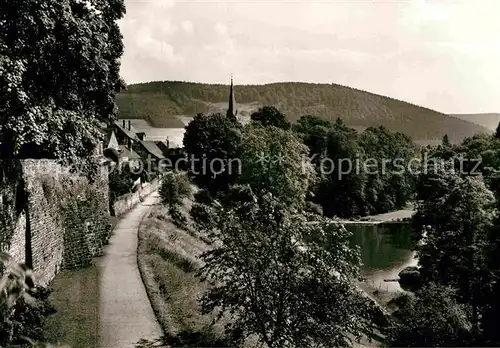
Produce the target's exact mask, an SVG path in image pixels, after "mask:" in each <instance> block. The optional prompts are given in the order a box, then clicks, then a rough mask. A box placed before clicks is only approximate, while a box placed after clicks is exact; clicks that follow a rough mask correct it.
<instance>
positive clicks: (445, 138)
mask: <svg viewBox="0 0 500 348" xmlns="http://www.w3.org/2000/svg"><path fill="white" fill-rule="evenodd" d="M442 145H443V146H450V145H451V144H450V138H449V137H448V134H445V135H444V137H443V140H442Z"/></svg>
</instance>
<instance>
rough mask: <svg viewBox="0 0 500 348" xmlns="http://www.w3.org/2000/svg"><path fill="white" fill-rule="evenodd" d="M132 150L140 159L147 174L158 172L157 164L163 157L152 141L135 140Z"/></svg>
mask: <svg viewBox="0 0 500 348" xmlns="http://www.w3.org/2000/svg"><path fill="white" fill-rule="evenodd" d="M133 150H134V151H135V152H136V153H137V154H138V155H139V156H140V157H141V159H142V161H143V163H144V169H145V170H147V171H148V172H149V173H157V172H158V164H159V163H160V161H161V160H163V159H165V155H164V154H163V152H162V150H160V148H159V147H158V146H157V145H156V144H155V142H154V141H145V140H140V139H137V141H136V142H135V143H134V144H133ZM148 161H149V164H148Z"/></svg>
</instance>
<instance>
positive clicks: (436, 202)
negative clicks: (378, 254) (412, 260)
mask: <svg viewBox="0 0 500 348" xmlns="http://www.w3.org/2000/svg"><path fill="white" fill-rule="evenodd" d="M417 202H418V203H417V205H416V210H417V211H416V213H415V214H414V216H413V224H414V227H415V230H416V231H417V232H425V234H423V235H422V237H423V238H422V243H421V244H420V245H419V246H418V247H417V256H418V259H419V265H420V266H421V268H420V274H421V275H422V277H423V279H424V281H428V282H430V281H434V282H437V283H440V284H443V285H449V286H452V287H453V288H454V289H456V290H457V296H458V300H459V301H460V302H461V303H466V304H468V305H470V306H471V309H472V313H471V316H472V317H471V318H469V320H470V321H471V322H472V324H473V326H474V334H475V335H477V334H478V332H477V330H478V327H477V325H478V323H479V318H480V311H481V309H482V308H483V307H484V306H485V302H484V301H485V299H486V294H487V293H488V291H489V290H488V289H489V281H490V279H489V270H488V252H489V240H488V239H489V236H488V232H489V230H490V228H491V226H492V224H493V219H494V216H495V214H496V211H495V210H493V203H494V196H493V193H492V192H491V191H489V190H488V189H487V188H486V186H485V185H484V183H483V182H482V181H481V180H479V179H477V178H472V177H463V176H459V175H457V174H453V173H450V168H446V167H445V168H438V170H437V171H436V172H434V171H433V172H431V173H427V174H422V176H421V177H420V179H419V183H418V185H417Z"/></svg>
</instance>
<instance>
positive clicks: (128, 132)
mask: <svg viewBox="0 0 500 348" xmlns="http://www.w3.org/2000/svg"><path fill="white" fill-rule="evenodd" d="M121 122H122V121H121V120H117V121H115V122H114V125H115V127H116V128H118V129H119V130H120V131H121V132H122V133H124V134H125V135H126V136H127V137H128V138H130V139H133V140H136V139H137V135H136V134H135V130H134V128H131V130H128V128H127V127H123V125H122V123H121Z"/></svg>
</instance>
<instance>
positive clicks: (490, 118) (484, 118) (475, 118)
mask: <svg viewBox="0 0 500 348" xmlns="http://www.w3.org/2000/svg"><path fill="white" fill-rule="evenodd" d="M452 116H453V117H457V118H460V119H462V120H465V121H467V122H471V123H475V124H478V125H480V126H483V127H485V128H488V129H490V130H492V131H494V130H496V129H497V126H498V123H499V122H500V114H456V115H452Z"/></svg>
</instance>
